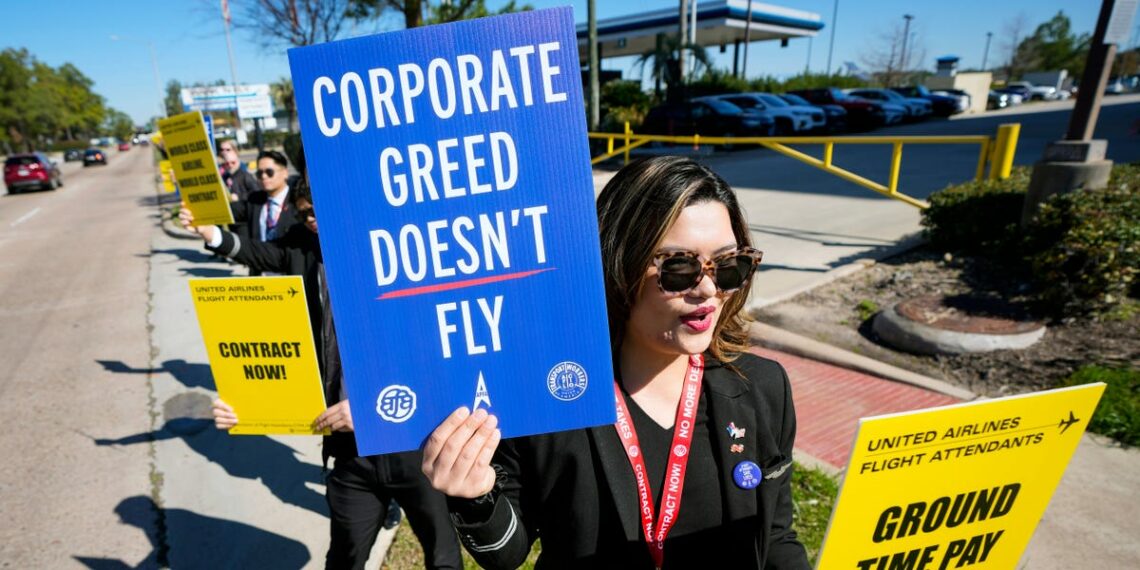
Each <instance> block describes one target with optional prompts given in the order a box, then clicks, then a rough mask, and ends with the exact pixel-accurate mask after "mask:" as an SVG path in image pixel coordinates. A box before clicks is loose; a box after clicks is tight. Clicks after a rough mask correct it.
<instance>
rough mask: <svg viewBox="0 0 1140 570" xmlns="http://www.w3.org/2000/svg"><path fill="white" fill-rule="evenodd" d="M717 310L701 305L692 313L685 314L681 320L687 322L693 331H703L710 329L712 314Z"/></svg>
mask: <svg viewBox="0 0 1140 570" xmlns="http://www.w3.org/2000/svg"><path fill="white" fill-rule="evenodd" d="M715 311H716V309H715V308H713V307H701V308H699V309H697V310H695V311H693V312H691V313H688V314H686V315H683V316H682V317H681V322H682V323H684V324H685V326H686V327H688V328H689V330H691V331H693V332H698V333H702V332H705V331H707V330H709V327H711V326H712V323H713V318H712V314H713V313H714V312H715Z"/></svg>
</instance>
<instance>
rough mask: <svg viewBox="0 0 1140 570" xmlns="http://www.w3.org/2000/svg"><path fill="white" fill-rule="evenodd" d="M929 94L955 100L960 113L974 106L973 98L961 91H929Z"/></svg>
mask: <svg viewBox="0 0 1140 570" xmlns="http://www.w3.org/2000/svg"><path fill="white" fill-rule="evenodd" d="M931 93H932V94H934V95H942V96H943V97H954V98H956V99H957V100H958V108H959V109H961V110H962V111H965V110H967V109H969V108H970V107H971V106H973V104H974V97H973V96H972V95H970V94H969V93H967V92H965V91H963V90H961V89H935V90H933V91H931ZM936 112H937V110H936Z"/></svg>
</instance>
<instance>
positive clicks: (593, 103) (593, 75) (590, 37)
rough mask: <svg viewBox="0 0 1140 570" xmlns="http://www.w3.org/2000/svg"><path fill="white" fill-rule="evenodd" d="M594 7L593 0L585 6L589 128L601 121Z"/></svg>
mask: <svg viewBox="0 0 1140 570" xmlns="http://www.w3.org/2000/svg"><path fill="white" fill-rule="evenodd" d="M597 16H598V15H597V12H596V9H595V0H590V1H589V2H588V3H587V7H586V21H587V24H586V27H587V30H588V32H587V41H589V42H590V55H589V58H590V130H591V131H596V130H598V123H599V122H601V120H602V119H601V105H600V102H599V101H598V95H599V92H598V91H599V84H598V17H597Z"/></svg>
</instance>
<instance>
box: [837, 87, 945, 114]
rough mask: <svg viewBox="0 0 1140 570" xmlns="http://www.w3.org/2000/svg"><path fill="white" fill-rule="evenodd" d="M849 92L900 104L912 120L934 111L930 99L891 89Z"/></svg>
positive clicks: (875, 99)
mask: <svg viewBox="0 0 1140 570" xmlns="http://www.w3.org/2000/svg"><path fill="white" fill-rule="evenodd" d="M847 94H848V95H850V96H852V97H858V98H860V99H869V100H871V101H876V102H879V103H886V104H892V105H899V106H901V107H902V108H903V109H904V110H905V111H906V118H907V119H908V120H911V121H921V120H924V119H926V118H927V117H929V116H930V114H931V113H933V112H934V106H933V105H931V104H930V101H927V100H926V99H918V98H915V97H903V96H902V95H900V94H898V93H895V92H894V91H891V90H890V89H852V90H850V91H848V92H847Z"/></svg>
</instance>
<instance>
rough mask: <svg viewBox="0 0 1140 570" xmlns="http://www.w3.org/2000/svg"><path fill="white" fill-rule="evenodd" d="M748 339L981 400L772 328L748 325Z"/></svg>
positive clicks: (936, 390) (967, 393) (914, 374)
mask: <svg viewBox="0 0 1140 570" xmlns="http://www.w3.org/2000/svg"><path fill="white" fill-rule="evenodd" d="M748 336H749V340H751V341H752V342H753V343H755V344H757V345H760V346H763V347H765V348H771V349H774V350H782V351H784V352H788V353H791V354H794V355H796V356H802V357H804V358H810V359H813V360H819V361H821V362H826V363H828V364H832V365H835V366H840V367H843V368H848V369H851V370H855V371H858V372H862V373H864V374H871V375H874V376H878V377H880V378H884V379H886V380H890V381H894V382H902V383H903V384H909V385H911V386H916V387H919V388H923V389H926V390H930V391H933V392H938V393H939V394H944V395H947V396H951V397H953V398H958V399H960V400H964V401H967V402H968V401H971V400H975V399H977V398H978V395H977V394H974V393H973V392H971V391H969V390H966V389H965V388H959V387H957V386H954V385H952V384H950V383H949V382H945V381H943V380H938V379H936V378H931V377H929V376H924V375H922V374H918V373H917V372H911V371H909V370H903V369H902V368H899V367H897V366H892V365H890V364H887V363H885V362H879V361H878V360H875V359H873V358H868V357H866V356H863V355H861V354H855V353H854V352H851V351H848V350H844V349H842V348H838V347H835V346H831V345H830V344H827V343H824V342H820V341H818V340H814V339H810V338H807V337H805V336H800V335H798V334H795V333H793V332H789V331H786V330H783V329H779V328H776V327H774V326H771V325H766V324H763V323H755V322H754V323H752V324H751V325H749V330H748Z"/></svg>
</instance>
